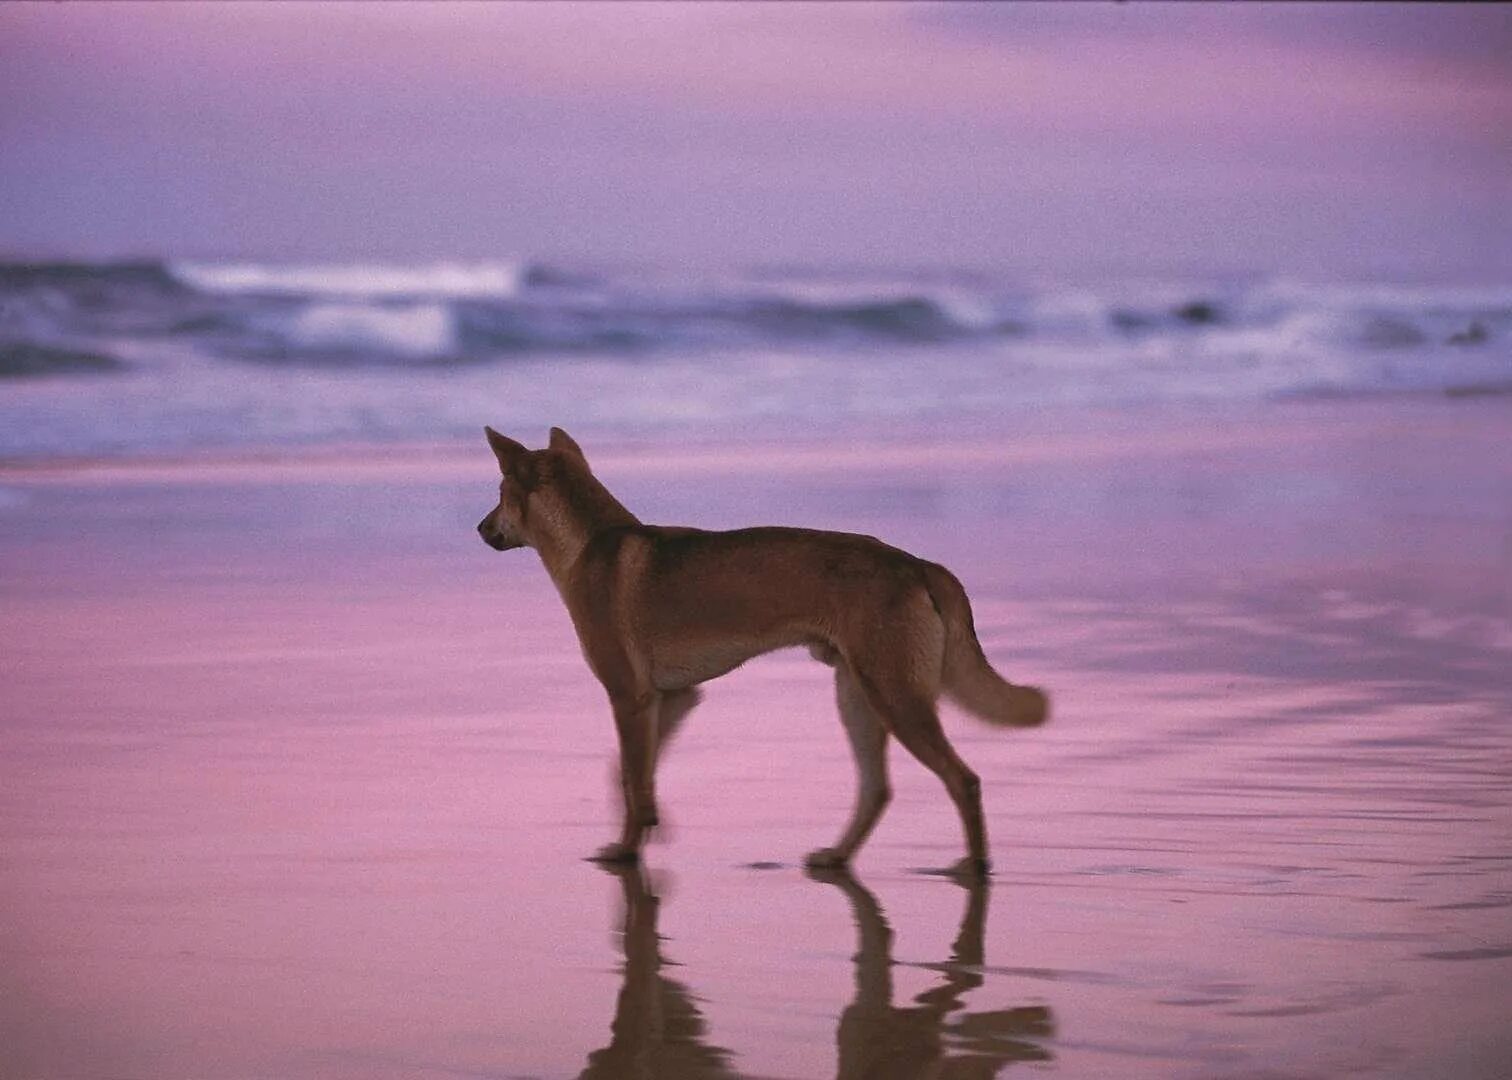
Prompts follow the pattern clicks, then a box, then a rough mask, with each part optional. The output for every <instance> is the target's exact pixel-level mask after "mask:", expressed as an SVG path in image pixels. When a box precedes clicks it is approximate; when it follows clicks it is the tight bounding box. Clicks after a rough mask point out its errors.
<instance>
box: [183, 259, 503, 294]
mask: <svg viewBox="0 0 1512 1080" xmlns="http://www.w3.org/2000/svg"><path fill="white" fill-rule="evenodd" d="M167 271H168V273H169V274H170V275H171V276H172V277H173V278H174V279H175V280H177V281H179V282H181V283H182V284H184V285H187V286H189V287H190V288H192V289H198V290H200V291H201V292H207V293H229V294H239V293H252V294H266V295H281V296H346V297H442V298H448V297H451V298H480V297H491V298H495V299H502V298H508V297H512V296H514V295H516V294H517V293H518V292H519V291H520V287H521V285H522V283H523V281H524V280H525V277H526V268H525V267H522V266H520V265H518V264H516V263H508V262H483V263H471V264H468V263H437V264H434V265H431V266H393V265H382V264H377V263H361V264H343V263H330V264H325V265H307V266H276V265H269V264H264V263H202V262H172V263H169V264H168V265H167Z"/></svg>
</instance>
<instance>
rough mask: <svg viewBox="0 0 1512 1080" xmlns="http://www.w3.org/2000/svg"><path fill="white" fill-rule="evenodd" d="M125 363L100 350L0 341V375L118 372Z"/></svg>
mask: <svg viewBox="0 0 1512 1080" xmlns="http://www.w3.org/2000/svg"><path fill="white" fill-rule="evenodd" d="M125 367H126V365H125V364H123V363H121V361H119V360H117V359H116V358H115V357H113V356H106V355H105V354H104V353H97V352H84V351H81V350H76V349H60V348H55V347H53V346H50V345H33V344H31V343H29V342H16V343H12V344H3V343H0V378H28V377H34V376H41V375H98V374H103V373H105V372H112V371H122V370H124V369H125Z"/></svg>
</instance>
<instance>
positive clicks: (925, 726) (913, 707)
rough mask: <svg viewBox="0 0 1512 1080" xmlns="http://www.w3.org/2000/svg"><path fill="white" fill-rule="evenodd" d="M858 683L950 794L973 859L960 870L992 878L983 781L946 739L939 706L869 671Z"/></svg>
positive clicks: (892, 677)
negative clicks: (983, 811)
mask: <svg viewBox="0 0 1512 1080" xmlns="http://www.w3.org/2000/svg"><path fill="white" fill-rule="evenodd" d="M858 682H859V683H860V686H861V689H862V690H863V692H864V693H865V695H866V699H867V702H868V703H869V704H870V705H871V707H872V709H873V710H874V711H875V712H876V713H877V715H878V716H880V717H881V718H882V721H883V723H885V724H886V725H887V730H888V731H889V732H890V733H891V734H892V735H893V736H894V737H895V738H896V739H897V740H898V741H899V742H900V743H902V744H903V746H904V747H905V748H906V749H907V750H908V752H909V753H910V754H912V755H913V756H914V757H915V758H917V759H918V761H919V763H920V764H921V765H923V766H924V767H925V768H926V769H928V770H929V771H930V772H932V773H934V774H935V775H936V776H938V777H939V778H940V780H941V782H943V783H944V785H945V790H946V791H948V792H949V793H950V799H951V801H952V802H953V803H955V806H956V811H957V812H958V813H959V814H960V816H961V827H962V829H963V830H964V831H965V833H966V851H967V855H966V858H965V859H964V860H963V861H962V862H961V863H958V864H957V865H956V867H955V869H957V870H959V871H962V872H965V873H968V874H971V875H974V876H986V874H987V872H988V867H989V864H988V861H987V827H986V824H985V822H984V820H983V817H982V782H981V780H980V779H979V778H978V777H977V774H976V773H974V772H973V771H972V770H971V767H970V766H968V765H967V764H966V763H965V762H964V761H962V760H961V757H960V755H959V754H957V753H956V752H955V747H953V746H951V745H950V740H948V739H947V738H946V737H945V731H944V729H943V728H941V727H940V716H939V713H937V712H936V711H935V706H934V702H933V701H932V700H930V698H929V696H928V695H926V694H923V693H920V692H919V691H918V690H917V689H916V688H913V687H910V686H908V685H907V681H906V679H905V678H900V677H899V676H897V675H883V674H882V673H881V672H877V673H876V674H875V675H873V674H872V673H871V672H864V673H862V674H861V677H860V678H859V679H858Z"/></svg>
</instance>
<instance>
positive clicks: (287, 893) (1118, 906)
mask: <svg viewBox="0 0 1512 1080" xmlns="http://www.w3.org/2000/svg"><path fill="white" fill-rule="evenodd" d="M521 434H525V435H527V436H529V435H530V434H531V433H521ZM1509 436H1512V408H1509V406H1508V403H1507V402H1505V401H1499V400H1487V401H1464V402H1453V403H1443V404H1440V403H1433V402H1413V401H1401V402H1387V403H1382V404H1374V405H1369V404H1362V403H1327V402H1324V403H1308V404H1299V405H1294V406H1284V407H1281V406H1276V407H1271V408H1269V409H1265V410H1255V411H1233V412H1225V413H1211V412H1209V413H1201V414H1198V413H1191V412H1179V411H1173V412H1163V413H1147V414H1141V415H1106V416H1093V417H1082V418H1078V420H1077V422H1076V425H1075V426H1074V427H1067V426H1065V425H1064V423H1063V422H1053V421H1051V420H1046V421H1043V422H1041V423H1039V424H1030V425H1028V426H1026V428H1025V430H1024V432H1023V433H1022V436H1021V437H1016V438H1014V439H1011V440H1004V439H1001V438H994V437H989V436H987V435H981V434H975V435H974V434H972V433H969V432H968V433H963V434H960V435H959V436H952V437H946V436H945V435H944V434H938V435H935V436H932V437H925V438H922V439H921V438H918V437H907V436H903V435H899V436H898V437H897V438H895V439H892V438H890V439H887V440H881V439H879V440H877V441H875V442H873V443H869V444H868V443H847V444H845V445H842V446H823V445H808V446H803V445H800V446H793V445H781V446H777V445H770V446H762V445H752V444H733V443H732V444H730V445H725V446H718V447H695V448H687V447H675V448H669V447H656V446H650V445H641V446H624V447H608V448H601V450H600V448H595V447H594V446H593V445H592V444H591V443H590V444H589V445H588V450H589V453H590V456H592V457H594V458H595V459H596V460H597V461H598V468H599V472H600V474H601V475H602V476H603V477H604V478H605V479H606V481H608V482H609V483H610V485H611V487H613V488H615V490H616V491H618V492H619V493H620V494H621V496H622V498H623V499H624V500H625V501H626V502H627V503H628V504H629V505H630V506H631V507H632V508H633V509H635V510H636V511H637V512H639V513H640V514H641V515H642V516H643V517H644V518H645V519H647V520H653V521H666V522H681V523H688V524H699V525H705V526H709V527H727V526H734V525H738V524H751V523H785V524H802V525H813V526H822V527H830V528H840V529H849V530H855V531H863V532H872V533H876V534H878V535H881V536H883V537H884V538H886V539H889V540H891V541H893V542H895V543H898V544H900V545H901V546H904V547H907V548H909V549H911V550H914V551H916V552H918V553H919V554H922V555H927V556H929V557H932V558H937V559H939V560H941V561H943V562H945V563H947V564H948V565H950V566H951V567H952V568H953V569H954V570H955V571H956V572H957V574H958V575H959V576H960V577H961V578H962V580H963V581H964V582H965V583H966V585H967V587H968V589H969V590H970V591H971V593H972V595H973V597H974V602H975V605H976V611H977V621H978V626H979V630H980V632H981V635H982V637H983V640H984V644H985V645H986V648H987V652H988V654H989V655H990V656H991V657H992V658H993V659H994V661H995V662H996V663H997V665H998V666H999V667H1000V669H1001V670H1003V671H1004V672H1005V673H1006V674H1009V675H1010V676H1011V677H1013V678H1015V679H1018V680H1021V681H1029V682H1038V683H1042V684H1043V685H1045V686H1047V687H1048V688H1050V689H1051V690H1052V692H1053V693H1054V694H1055V704H1056V715H1055V717H1054V719H1053V721H1052V723H1051V724H1050V725H1049V726H1048V727H1046V728H1045V729H1042V730H1039V731H1030V732H1000V731H994V730H990V729H987V728H984V727H980V726H977V725H976V724H974V723H973V722H972V721H970V720H969V719H967V718H965V717H962V716H960V715H958V714H955V713H948V714H947V717H946V727H947V731H948V732H949V733H950V734H951V736H952V738H953V739H954V741H955V742H956V745H957V746H958V748H959V749H960V751H961V753H962V754H963V756H964V757H966V759H967V760H968V761H969V762H970V763H971V764H972V765H973V766H974V767H975V768H976V769H977V771H978V772H979V773H980V774H981V775H982V778H983V782H984V794H985V800H986V805H987V817H988V829H989V835H990V838H991V842H992V846H993V851H994V857H995V864H996V875H995V877H994V879H993V881H992V883H991V885H990V887H988V888H981V889H968V888H965V887H963V886H961V885H959V884H957V883H955V882H953V881H951V880H949V879H946V878H943V877H940V876H938V875H933V874H929V873H925V872H922V871H926V870H928V869H929V868H931V867H939V866H943V865H945V864H947V863H948V862H950V861H952V860H953V859H954V858H956V857H957V855H958V854H959V846H960V837H959V829H958V825H957V823H956V821H955V819H954V815H953V812H952V810H951V808H950V806H949V804H948V802H947V801H946V799H945V797H944V794H943V792H942V791H941V790H940V789H939V786H938V783H937V782H936V781H935V780H934V779H933V777H931V776H929V775H928V774H926V773H925V772H924V771H923V770H922V769H921V768H919V767H918V766H917V765H916V764H914V763H913V762H912V761H910V760H907V759H906V757H905V756H904V755H902V754H900V753H898V752H897V751H896V750H894V753H893V755H892V758H893V772H894V776H895V780H896V787H897V797H896V799H895V800H894V802H893V805H892V806H891V807H890V809H889V810H888V813H887V816H886V817H885V818H884V820H883V822H882V824H881V826H880V827H879V829H878V831H877V833H876V834H875V836H874V837H873V838H872V840H871V842H870V844H869V845H868V846H867V847H866V848H865V849H864V850H863V852H862V854H861V856H860V858H859V860H858V861H857V865H856V867H855V874H854V876H853V877H852V876H844V875H842V876H829V877H824V876H818V877H816V876H811V875H808V874H806V873H805V872H804V871H803V870H802V869H801V867H800V866H799V860H800V856H801V853H802V852H804V851H807V850H809V849H811V848H813V847H816V846H819V845H821V844H825V843H828V842H830V841H831V840H833V839H834V835H835V834H836V833H837V832H838V830H839V828H840V826H841V824H842V822H843V820H844V818H845V815H846V813H847V811H848V809H849V805H850V799H851V794H852V782H853V781H852V776H851V771H850V765H849V761H848V758H847V753H846V750H845V745H844V739H843V736H842V733H841V729H840V725H839V723H838V722H837V720H836V718H835V716H834V712H833V707H832V705H831V702H830V690H829V685H828V672H827V670H826V669H824V668H823V667H821V666H819V665H817V664H815V663H813V662H811V661H809V660H808V659H807V658H806V657H805V656H803V655H802V654H798V653H782V654H778V655H775V656H772V657H768V658H765V659H762V660H760V661H757V662H754V663H752V664H750V665H748V666H747V667H746V668H744V669H742V670H741V671H739V672H736V673H735V674H733V675H731V676H729V677H727V678H726V679H724V680H721V681H719V682H717V683H714V684H712V685H711V686H710V687H709V693H708V696H707V699H706V701H705V703H704V704H703V705H702V706H701V707H700V708H699V710H698V711H697V712H696V713H695V714H694V715H693V717H692V718H691V719H690V720H689V722H688V724H687V725H686V728H685V732H684V734H683V735H682V736H681V738H680V739H679V741H678V743H677V744H676V745H674V747H673V748H672V750H671V752H670V756H669V758H668V760H667V763H666V766H665V772H664V774H663V777H662V781H661V799H660V801H661V804H662V807H663V809H664V811H665V814H666V816H667V817H668V818H669V819H670V822H669V825H668V827H667V828H666V829H665V830H664V835H663V838H662V839H663V841H664V842H662V843H659V844H658V845H657V846H655V847H653V848H652V849H651V852H650V857H649V859H648V865H647V867H646V870H645V872H644V873H623V874H614V873H609V872H606V871H604V870H602V869H600V868H598V867H596V866H594V865H592V864H589V863H586V862H583V861H581V856H582V855H584V854H587V853H588V852H590V851H592V850H593V849H594V848H595V847H596V846H597V845H598V844H599V843H601V842H603V841H604V840H606V839H608V838H610V834H611V832H612V830H613V827H614V813H615V811H614V807H613V804H612V802H611V799H610V791H609V768H610V763H611V760H612V734H611V725H610V721H609V717H608V715H607V711H606V709H605V706H604V702H603V699H602V692H601V691H600V690H599V689H598V688H597V685H596V684H595V683H594V682H593V681H592V679H591V677H590V676H589V675H588V673H587V671H586V669H585V668H584V666H583V664H582V661H581V659H580V657H579V656H578V653H577V648H576V645H575V642H574V639H573V637H572V633H571V628H570V626H569V624H568V622H567V619H566V616H565V614H564V613H563V612H562V610H561V608H560V605H559V602H558V601H557V598H556V596H555V593H554V592H553V591H552V589H551V587H550V585H549V583H548V582H547V580H546V578H545V575H544V572H543V571H542V570H541V568H540V566H539V564H538V563H537V562H536V561H535V559H534V557H533V556H532V555H531V554H530V553H528V552H515V553H509V554H504V555H500V554H497V553H495V552H492V551H490V550H488V549H487V548H485V547H484V546H483V545H482V544H481V543H479V542H478V541H477V539H476V537H475V536H474V535H473V533H472V527H473V525H474V523H475V522H476V521H477V519H478V518H479V517H481V515H482V513H483V511H484V510H486V509H487V507H488V504H489V502H490V500H491V499H492V497H493V480H492V478H491V476H490V472H489V470H490V469H491V468H492V463H491V461H490V459H489V457H488V455H487V451H486V449H485V448H484V447H483V446H482V444H481V442H480V443H479V445H478V446H477V447H476V448H451V447H440V448H436V447H431V448H413V449H411V450H408V451H405V452H398V451H393V450H389V451H384V452H382V453H376V452H357V451H353V452H342V453H322V454H309V455H304V456H291V457H282V458H276V459H260V460H246V459H243V460H231V459H227V460H220V461H205V460H199V461H193V462H156V463H138V464H134V465H131V466H120V465H108V464H100V463H84V462H78V463H71V464H67V465H56V466H48V467H36V466H28V467H22V466H14V465H13V466H7V467H3V468H0V610H3V612H4V615H3V619H0V656H3V661H0V662H3V665H4V692H3V697H0V1076H4V1077H6V1078H12V1077H15V1078H20V1077H28V1078H30V1077H45V1078H106V1077H111V1078H114V1077H156V1078H162V1077H185V1078H187V1077H196V1078H205V1080H214V1078H234V1080H243V1078H251V1077H320V1078H326V1077H331V1078H346V1077H353V1078H355V1077H364V1078H369V1077H375V1078H386V1077H394V1078H410V1077H453V1076H489V1077H570V1076H578V1075H588V1076H594V1077H641V1076H644V1077H669V1078H681V1077H721V1076H742V1077H784V1078H800V1077H803V1078H807V1077H829V1076H837V1075H838V1076H843V1077H912V1076H924V1075H949V1076H991V1075H996V1074H997V1072H998V1071H1001V1072H1002V1073H1003V1074H1004V1075H1018V1074H1024V1073H1036V1072H1038V1073H1056V1074H1061V1075H1065V1076H1072V1077H1103V1076H1108V1077H1178V1078H1184V1077H1191V1078H1198V1077H1232V1078H1241V1077H1242V1078H1261V1077H1264V1078H1267V1080H1279V1078H1298V1080H1300V1078H1307V1077H1334V1076H1343V1075H1352V1076H1372V1077H1400V1078H1408V1077H1425V1076H1432V1077H1443V1078H1461V1077H1464V1078H1488V1080H1489V1078H1492V1077H1503V1076H1505V1075H1507V1074H1508V1071H1509V1066H1512V989H1509V988H1512V674H1509V672H1512V438H1509ZM535 437H536V438H539V437H540V434H539V433H535ZM674 455H675V456H674Z"/></svg>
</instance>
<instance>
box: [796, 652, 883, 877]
mask: <svg viewBox="0 0 1512 1080" xmlns="http://www.w3.org/2000/svg"><path fill="white" fill-rule="evenodd" d="M835 704H836V705H837V706H838V707H839V710H840V721H841V723H843V724H844V725H845V737H846V739H847V740H849V742H850V747H851V753H852V755H853V756H854V757H855V759H856V773H857V783H858V786H857V789H856V806H855V809H854V811H852V813H851V820H850V824H848V825H847V826H846V827H845V832H844V833H843V834H842V835H841V837H840V839H839V840H838V841H837V842H836V844H835V846H834V847H828V848H820V849H819V850H818V851H811V852H809V854H808V856H807V858H806V859H805V860H804V861H805V862H806V863H807V864H808V865H809V866H816V867H817V866H843V865H845V864H846V863H848V862H849V861H850V860H851V857H852V856H854V855H855V854H856V851H857V850H858V849H859V848H860V847H861V845H862V844H864V843H865V842H866V838H867V837H868V836H870V835H871V831H872V829H873V828H875V827H876V824H877V821H878V819H879V818H881V816H882V811H883V810H885V809H886V808H887V804H888V802H889V801H891V799H892V787H891V786H890V785H889V784H888V782H887V728H885V727H884V726H883V725H882V721H881V720H880V719H878V718H877V715H876V713H874V712H872V709H871V706H870V705H868V704H867V703H866V695H865V694H864V693H862V691H861V687H860V686H859V685H858V684H857V682H856V677H855V675H853V674H852V673H851V670H850V668H849V667H848V666H847V665H846V664H845V662H844V661H839V662H837V663H836V664H835Z"/></svg>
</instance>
